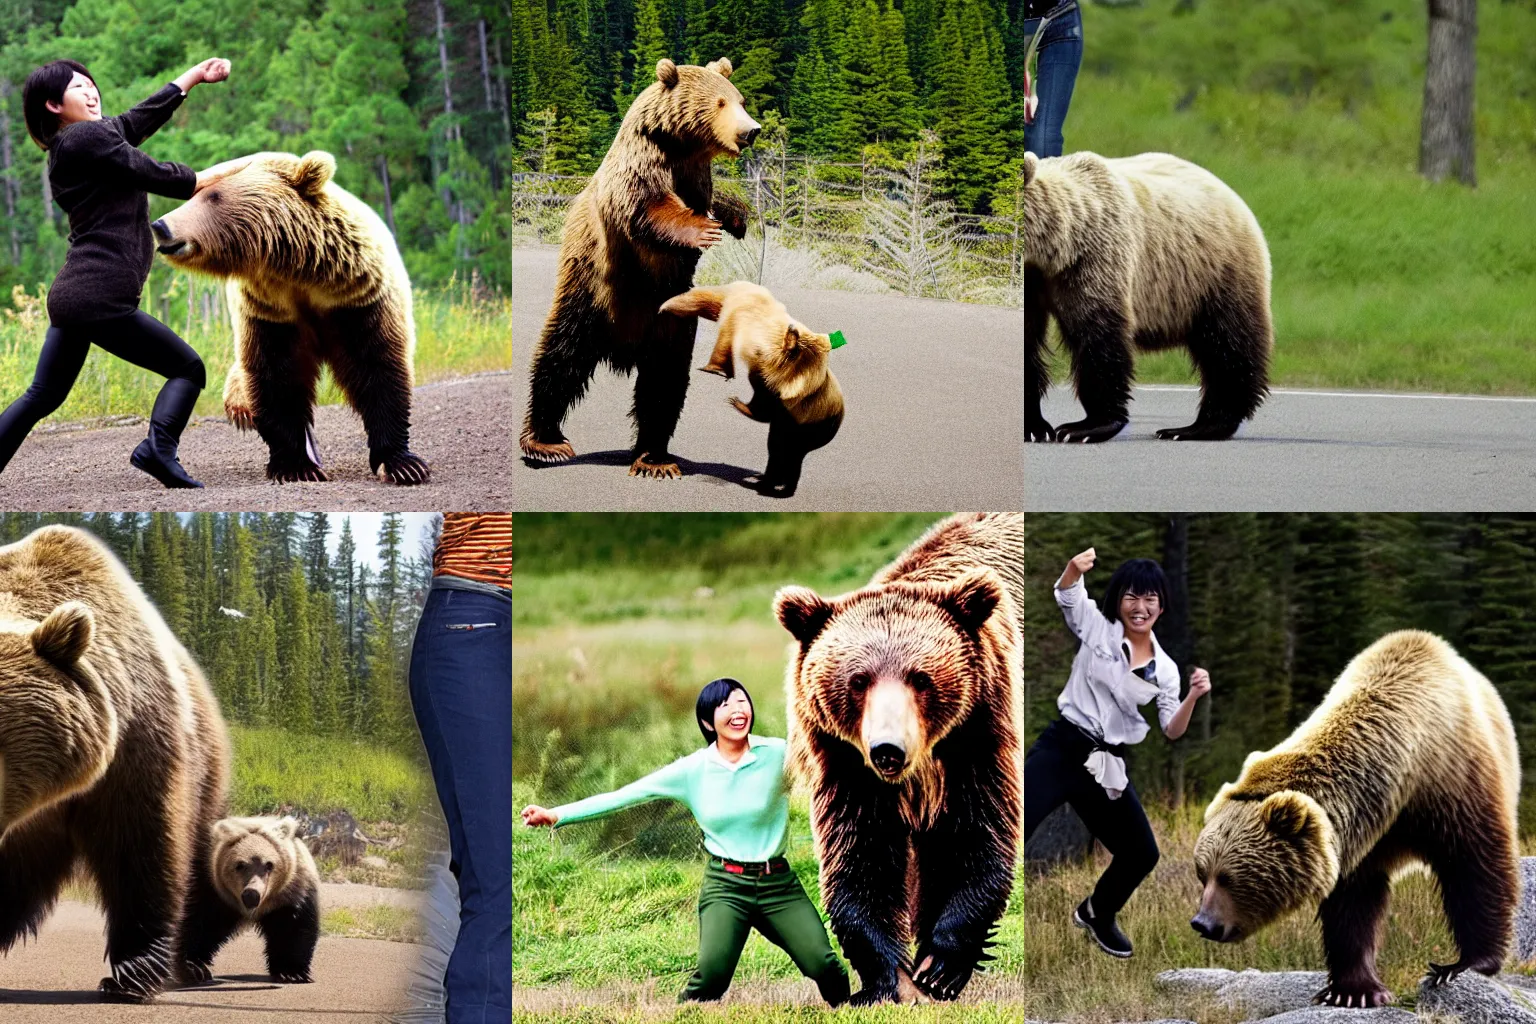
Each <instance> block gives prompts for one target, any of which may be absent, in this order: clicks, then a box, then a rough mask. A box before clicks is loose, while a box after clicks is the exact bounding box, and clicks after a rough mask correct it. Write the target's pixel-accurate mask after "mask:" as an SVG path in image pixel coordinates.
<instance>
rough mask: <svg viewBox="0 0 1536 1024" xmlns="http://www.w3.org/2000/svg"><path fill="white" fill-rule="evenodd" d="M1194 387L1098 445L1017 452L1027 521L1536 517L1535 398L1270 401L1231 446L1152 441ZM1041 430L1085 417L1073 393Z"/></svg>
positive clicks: (1054, 404) (1055, 404) (1054, 400)
mask: <svg viewBox="0 0 1536 1024" xmlns="http://www.w3.org/2000/svg"><path fill="white" fill-rule="evenodd" d="M1198 401H1199V395H1198V392H1197V390H1196V389H1195V388H1192V387H1164V386H1157V387H1140V388H1137V389H1136V394H1135V400H1134V401H1133V402H1132V404H1131V423H1130V426H1129V427H1128V428H1126V430H1125V431H1124V432H1123V433H1121V434H1120V436H1119V437H1117V438H1115V439H1114V440H1113V441H1110V442H1108V443H1106V444H1101V445H1051V444H1031V445H1027V446H1026V451H1025V461H1024V466H1025V470H1024V479H1025V506H1024V507H1025V508H1026V509H1027V510H1030V511H1106V512H1112V511H1132V510H1140V511H1169V512H1175V511H1200V512H1207V511H1310V512H1328V511H1377V512H1385V511H1471V510H1478V509H1510V510H1513V509H1531V508H1536V398H1492V397H1478V396H1456V395H1397V394H1377V393H1369V392H1341V391H1296V390H1281V391H1277V392H1276V393H1275V394H1274V395H1272V396H1271V397H1270V399H1269V400H1268V401H1267V402H1266V403H1265V404H1264V406H1263V408H1262V409H1260V410H1259V414H1258V415H1257V416H1256V417H1255V418H1254V419H1253V421H1252V422H1250V423H1248V424H1247V425H1245V426H1244V427H1243V429H1242V431H1241V432H1239V434H1238V436H1237V437H1236V438H1235V439H1233V440H1231V441H1223V442H1215V443H1203V442H1170V441H1158V440H1156V439H1154V438H1153V436H1152V435H1153V432H1154V431H1157V430H1160V429H1161V428H1163V427H1176V426H1181V425H1183V424H1185V423H1189V422H1191V421H1192V420H1193V419H1194V418H1195V416H1194V414H1195V408H1196V406H1197V405H1198ZM1044 412H1045V418H1046V419H1047V420H1049V421H1050V422H1051V423H1053V424H1060V423H1063V422H1068V421H1071V420H1074V419H1077V418H1079V417H1080V416H1081V415H1082V413H1081V411H1080V410H1079V407H1078V405H1077V403H1076V401H1075V400H1074V399H1073V398H1072V395H1071V393H1070V392H1069V391H1067V390H1065V389H1056V390H1053V391H1052V392H1051V394H1050V395H1049V396H1048V397H1047V399H1046V403H1045V407H1044Z"/></svg>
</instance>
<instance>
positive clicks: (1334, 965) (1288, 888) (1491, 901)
mask: <svg viewBox="0 0 1536 1024" xmlns="http://www.w3.org/2000/svg"><path fill="white" fill-rule="evenodd" d="M1519 792H1520V756H1519V752H1518V751H1517V750H1516V748H1515V732H1514V728H1513V726H1512V725H1511V724H1510V719H1509V712H1508V711H1506V710H1505V708H1504V702H1503V701H1501V700H1500V699H1499V695H1498V693H1497V691H1495V690H1494V688H1493V686H1492V685H1491V684H1490V683H1489V682H1488V680H1487V679H1485V678H1483V676H1482V675H1481V674H1480V673H1479V672H1478V671H1477V670H1476V669H1474V668H1473V667H1472V666H1471V665H1469V664H1467V663H1466V662H1465V661H1463V660H1462V659H1461V657H1460V656H1458V655H1457V653H1456V652H1455V651H1454V650H1452V649H1451V646H1450V645H1449V644H1447V643H1446V642H1445V641H1444V640H1441V639H1440V638H1439V637H1437V636H1433V635H1431V634H1429V633H1421V632H1417V631H1403V632H1398V633H1389V634H1387V635H1386V636H1384V637H1382V638H1381V639H1380V640H1378V641H1376V642H1375V643H1374V644H1372V645H1371V646H1369V647H1367V648H1366V649H1365V650H1364V651H1362V652H1361V653H1360V654H1358V655H1356V656H1355V658H1354V660H1353V661H1351V662H1350V663H1349V665H1348V666H1346V667H1345V669H1344V672H1343V674H1342V675H1340V676H1339V679H1338V682H1336V683H1335V684H1334V686H1333V688H1332V689H1331V690H1329V692H1328V695H1327V696H1326V697H1324V698H1323V702H1322V703H1321V704H1320V705H1318V707H1317V709H1316V710H1315V711H1313V712H1312V714H1311V716H1310V717H1309V718H1308V719H1307V720H1306V721H1305V722H1303V723H1302V724H1301V726H1300V727H1299V728H1298V729H1297V730H1296V731H1295V732H1294V733H1292V734H1291V736H1290V738H1289V739H1287V740H1286V741H1285V742H1283V743H1281V744H1280V745H1279V746H1278V747H1275V748H1274V749H1273V750H1269V751H1266V752H1261V753H1253V754H1250V755H1248V759H1247V760H1246V761H1245V762H1244V763H1243V771H1242V774H1241V775H1240V776H1239V777H1238V780H1237V782H1236V783H1229V784H1227V785H1225V786H1222V788H1221V790H1220V792H1218V793H1217V794H1216V799H1214V800H1212V801H1211V805H1210V806H1209V807H1207V808H1206V811H1205V828H1204V829H1203V830H1202V831H1201V833H1200V838H1199V839H1198V840H1197V841H1196V844H1195V870H1196V872H1197V873H1198V874H1199V878H1200V883H1201V885H1203V886H1204V893H1203V895H1202V896H1201V900H1200V911H1199V913H1198V914H1197V915H1196V916H1195V918H1194V920H1193V921H1192V922H1191V923H1192V925H1193V926H1194V928H1195V930H1196V931H1197V932H1199V933H1200V934H1201V935H1203V936H1204V937H1205V938H1207V939H1212V940H1215V941H1217V942H1236V941H1238V940H1240V939H1243V938H1246V937H1247V936H1249V935H1251V934H1253V933H1254V932H1255V931H1257V930H1259V929H1260V928H1262V927H1264V926H1265V925H1266V924H1268V923H1269V922H1271V921H1274V920H1275V919H1277V918H1279V917H1281V916H1283V915H1285V914H1288V913H1290V912H1292V911H1294V910H1297V909H1300V908H1302V907H1307V906H1310V905H1312V904H1314V903H1319V904H1320V908H1319V911H1318V917H1319V918H1320V919H1321V921H1322V926H1323V952H1324V954H1325V956H1326V958H1327V961H1328V985H1327V987H1326V988H1324V989H1323V990H1322V991H1321V992H1319V993H1318V994H1317V1000H1318V1001H1319V1002H1324V1003H1329V1004H1331V1005H1333V1006H1366V1007H1370V1006H1379V1005H1381V1004H1383V1003H1389V1002H1392V999H1393V996H1392V992H1391V991H1390V990H1389V989H1387V987H1386V986H1385V985H1383V984H1382V982H1381V979H1380V978H1379V977H1378V976H1377V974H1376V951H1377V949H1378V948H1379V946H1380V942H1381V930H1382V926H1383V924H1384V923H1385V921H1386V915H1387V900H1388V897H1389V892H1390V889H1391V880H1392V879H1393V878H1394V877H1396V876H1397V875H1399V874H1401V873H1402V872H1403V871H1404V870H1406V869H1409V868H1411V867H1413V866H1416V865H1422V866H1426V867H1428V868H1429V870H1430V871H1431V872H1433V873H1434V875H1435V877H1436V879H1437V880H1438V881H1439V884H1440V894H1441V897H1442V901H1443V904H1444V906H1445V916H1446V918H1447V919H1448V920H1449V922H1450V926H1451V933H1452V935H1453V936H1455V939H1456V945H1457V947H1458V948H1459V949H1460V951H1461V956H1460V958H1459V959H1458V960H1457V961H1456V962H1455V963H1453V964H1449V965H1442V964H1430V965H1429V974H1428V976H1427V977H1426V979H1425V981H1426V983H1428V984H1429V985H1431V986H1437V985H1444V984H1446V983H1447V982H1449V981H1451V980H1452V979H1454V978H1455V977H1457V976H1458V975H1459V974H1461V973H1462V972H1463V971H1466V970H1473V971H1478V972H1480V973H1482V974H1494V973H1496V972H1497V971H1498V970H1499V967H1500V965H1501V964H1502V963H1503V962H1504V955H1505V953H1506V952H1507V951H1508V949H1509V943H1510V938H1511V935H1512V930H1513V925H1514V914H1515V907H1516V904H1517V902H1518V900H1519V893H1520V876H1519V849H1518V833H1517V832H1516V821H1515V805H1516V801H1517V798H1518V795H1519Z"/></svg>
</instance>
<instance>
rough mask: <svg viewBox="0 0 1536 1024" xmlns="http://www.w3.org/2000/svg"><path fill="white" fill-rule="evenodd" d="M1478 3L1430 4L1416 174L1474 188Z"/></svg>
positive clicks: (1432, 0)
mask: <svg viewBox="0 0 1536 1024" xmlns="http://www.w3.org/2000/svg"><path fill="white" fill-rule="evenodd" d="M1476 44H1477V0H1429V58H1428V61H1427V62H1426V64H1425V66H1424V120H1423V125H1422V127H1421V129H1420V135H1419V173H1420V174H1422V175H1424V177H1426V178H1428V179H1429V180H1430V181H1443V180H1444V179H1445V178H1446V177H1448V176H1449V177H1455V178H1456V180H1458V181H1460V182H1462V183H1463V184H1466V185H1476V184H1477V164H1476V153H1475V151H1474V142H1475V138H1474V134H1475V133H1474V125H1473V117H1472V115H1473V95H1474V92H1475V85H1476V81H1477V46H1476Z"/></svg>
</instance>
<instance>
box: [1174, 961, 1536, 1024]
mask: <svg viewBox="0 0 1536 1024" xmlns="http://www.w3.org/2000/svg"><path fill="white" fill-rule="evenodd" d="M1327 983H1328V975H1327V974H1326V973H1325V972H1323V971H1256V970H1251V969H1250V970H1246V971H1242V972H1241V973H1239V972H1237V971H1229V970H1226V969H1225V968H1220V967H1187V968H1184V969H1182V970H1176V971H1163V972H1162V973H1161V974H1159V975H1158V976H1157V985H1158V987H1159V988H1162V989H1164V990H1165V991H1169V992H1177V993H1185V994H1196V993H1202V992H1204V993H1209V994H1211V995H1213V996H1214V997H1215V998H1216V1000H1217V1002H1220V1003H1221V1004H1223V1005H1225V1006H1230V1007H1233V1008H1234V1009H1241V1010H1242V1011H1243V1012H1244V1013H1245V1014H1246V1015H1247V1017H1248V1019H1249V1020H1257V1019H1258V1018H1260V1017H1269V1016H1271V1015H1273V1014H1278V1013H1284V1012H1285V1011H1287V1010H1297V1009H1301V1008H1307V1007H1311V1005H1312V997H1313V996H1315V995H1317V993H1318V991H1319V990H1320V989H1321V988H1322V987H1323V986H1324V985H1326V984H1327ZM1533 1024H1536V1022H1533Z"/></svg>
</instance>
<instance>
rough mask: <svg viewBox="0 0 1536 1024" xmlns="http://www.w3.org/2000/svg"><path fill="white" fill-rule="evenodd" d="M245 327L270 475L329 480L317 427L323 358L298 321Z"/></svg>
mask: <svg viewBox="0 0 1536 1024" xmlns="http://www.w3.org/2000/svg"><path fill="white" fill-rule="evenodd" d="M245 330H246V337H247V341H246V344H245V347H244V352H245V359H244V366H245V378H246V389H247V392H248V393H249V395H250V399H251V405H252V407H253V412H254V413H255V420H256V432H257V433H258V434H260V435H261V439H262V440H263V441H265V442H266V444H267V453H268V459H267V479H269V480H273V481H276V482H277V483H296V482H298V481H302V480H312V481H321V480H325V479H326V476H325V472H324V471H323V470H321V468H320V453H319V452H318V451H314V450H313V444H314V441H313V439H314V434H313V432H312V427H313V425H314V408H315V384H316V382H317V381H318V380H319V379H320V364H319V362H317V361H316V359H315V355H314V353H313V352H312V351H311V350H310V346H309V345H307V344H305V343H304V342H303V341H302V340H301V338H300V337H299V328H298V325H296V324H279V323H274V322H272V321H270V320H251V321H248V322H247V323H246V325H245Z"/></svg>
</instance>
